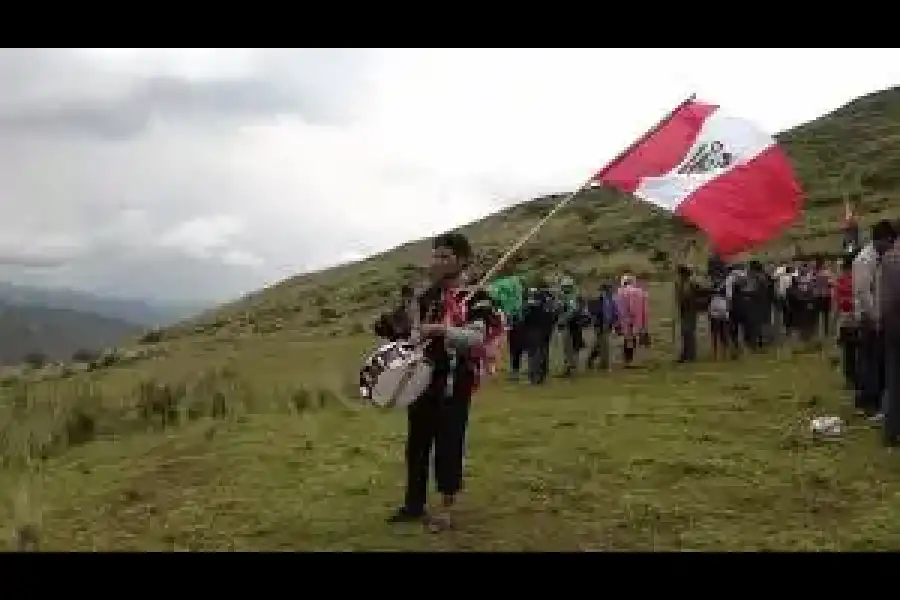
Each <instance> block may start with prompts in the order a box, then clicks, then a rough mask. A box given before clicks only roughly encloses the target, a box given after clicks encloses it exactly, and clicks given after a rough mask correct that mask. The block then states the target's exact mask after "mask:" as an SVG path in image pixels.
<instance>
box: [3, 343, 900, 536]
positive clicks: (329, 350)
mask: <svg viewBox="0 0 900 600" xmlns="http://www.w3.org/2000/svg"><path fill="white" fill-rule="evenodd" d="M656 333H657V338H658V339H657V340H656V342H657V347H656V348H655V349H654V350H653V351H652V352H651V353H650V354H649V355H648V356H646V357H644V360H643V366H642V368H640V369H635V370H631V371H626V370H619V369H616V370H614V372H613V373H596V374H587V375H584V376H582V377H579V378H577V379H575V380H574V381H568V380H559V379H556V380H553V381H552V382H551V383H550V384H549V385H547V386H546V387H543V388H531V387H527V386H525V385H524V384H513V383H508V382H506V381H504V380H503V378H502V377H497V378H495V379H493V380H492V381H491V383H490V384H489V385H488V386H487V387H486V389H484V390H483V391H482V392H481V393H480V394H479V396H478V397H477V399H476V404H475V409H474V411H473V417H472V423H471V438H470V448H469V461H468V466H467V471H468V480H467V485H468V488H467V491H466V493H465V496H464V499H463V503H462V505H461V511H460V521H459V527H458V530H456V531H453V532H445V533H441V534H432V533H428V532H426V531H424V530H423V529H422V528H421V527H420V526H416V525H409V526H403V527H399V528H397V527H394V528H391V527H389V526H388V525H386V524H385V523H384V522H383V519H384V517H385V516H386V515H387V514H388V512H389V511H390V510H391V509H392V508H393V507H394V505H395V504H396V502H397V501H398V500H399V499H400V498H401V497H402V482H403V467H402V464H403V460H402V453H403V440H404V426H405V420H404V417H403V414H402V412H383V411H379V410H376V409H371V408H366V407H362V406H359V405H357V404H354V403H350V402H345V401H339V400H338V399H336V398H333V397H332V398H331V399H330V400H329V401H328V402H326V403H325V405H324V406H319V405H318V404H316V403H313V404H312V405H311V406H308V407H306V408H304V409H302V410H299V411H298V410H296V409H295V408H292V407H291V405H290V403H289V402H287V400H285V402H284V403H278V402H275V403H271V404H267V405H263V404H260V403H250V404H248V405H246V406H245V407H244V408H238V409H235V410H234V411H233V412H232V413H231V414H230V415H229V416H228V417H227V418H225V419H218V420H213V419H207V418H203V419H198V420H196V421H194V422H191V423H189V424H186V425H183V426H178V427H172V428H170V429H168V430H165V431H136V432H132V433H130V434H127V435H126V434H121V435H119V436H117V438H116V439H102V438H101V439H98V440H95V441H93V442H91V443H88V444H84V445H81V446H78V447H75V448H72V449H70V450H68V451H67V452H65V453H63V454H62V455H60V456H57V457H54V458H50V459H49V460H45V461H32V463H31V464H30V466H29V467H28V468H15V469H13V468H10V469H6V470H5V471H4V472H3V473H2V474H0V489H3V490H5V491H7V492H8V494H7V496H8V497H9V498H10V502H9V503H7V507H6V508H5V511H4V512H5V514H0V522H4V523H9V524H10V527H11V528H12V527H21V526H22V525H23V524H26V523H27V524H35V527H36V528H37V529H38V530H39V532H40V540H41V547H42V549H47V550H113V549H115V550H213V549H215V550H366V549H371V550H650V549H655V550H676V549H688V550H752V549H770V550H776V549H783V550H811V549H819V550H862V549H883V550H886V549H890V548H892V547H896V544H897V543H898V541H900V502H898V500H897V498H896V495H897V493H898V492H900V463H898V462H897V457H896V456H895V455H891V454H890V453H889V452H888V451H886V450H884V449H882V448H881V447H880V446H879V445H878V443H877V442H878V435H877V432H875V431H872V430H870V429H869V428H867V426H866V425H864V424H861V423H853V425H852V426H851V428H850V429H849V430H848V432H847V433H846V434H845V435H844V436H842V437H841V438H840V439H839V440H835V441H823V440H817V439H815V438H814V437H813V436H811V435H810V433H809V431H808V422H809V419H810V418H811V417H812V416H817V415H824V414H842V415H844V416H845V417H850V418H852V417H851V415H850V414H849V403H848V401H847V399H846V398H845V394H844V393H843V392H841V391H840V388H841V386H840V383H841V382H840V377H839V375H838V373H837V372H836V368H835V366H834V365H833V360H832V359H831V356H830V354H829V352H827V351H819V350H815V349H812V350H807V351H800V350H799V349H797V348H793V347H789V348H785V349H783V350H782V351H781V352H780V356H777V355H776V353H774V352H773V353H769V354H765V355H761V356H748V357H745V358H743V359H741V360H739V361H736V362H730V361H728V362H720V363H712V362H701V363H699V364H696V365H691V366H684V367H677V368H676V367H674V366H672V365H671V364H670V359H669V352H670V350H671V349H670V348H669V347H668V344H667V339H666V338H667V336H666V331H665V329H663V328H657V329H656ZM367 342H368V340H365V339H344V340H332V341H325V342H320V343H319V344H317V347H318V354H316V355H312V356H313V358H312V359H308V358H307V357H309V356H310V355H309V354H307V353H306V352H304V349H302V348H300V349H298V350H297V353H296V354H291V355H287V356H285V355H275V354H270V355H268V356H267V358H261V357H262V356H266V354H265V353H264V352H262V346H260V347H256V348H254V349H253V350H252V351H249V352H250V354H249V355H248V357H247V358H248V359H249V357H250V356H253V357H254V358H253V362H252V367H251V368H252V370H253V371H252V372H253V373H260V372H264V373H272V374H276V373H285V372H286V371H288V369H287V368H286V367H288V365H289V363H291V362H292V361H296V362H295V363H294V367H295V368H296V370H295V373H298V374H297V375H295V380H298V381H299V380H307V381H309V380H310V379H312V378H313V377H314V375H313V374H312V373H313V372H315V371H321V369H322V366H323V365H324V364H326V363H333V364H342V365H347V366H349V365H351V364H353V363H354V361H355V360H356V359H357V358H358V356H359V353H360V351H362V350H363V349H364V348H366V347H367V345H368V344H367ZM238 352H239V351H238ZM316 356H318V358H319V360H316V358H315V357H316ZM235 358H237V359H240V358H241V356H240V354H238V355H237V356H235ZM304 360H307V361H308V362H301V361H304ZM238 362H240V361H238ZM245 374H246V375H248V376H249V375H250V374H251V373H250V372H249V371H247V372H246V373H245ZM255 378H256V377H255ZM287 379H288V378H283V379H282V380H281V381H277V380H276V381H272V382H271V385H272V386H273V387H272V388H270V393H269V394H265V392H264V391H262V390H260V391H259V392H258V393H259V394H261V395H263V394H264V395H265V398H266V399H267V400H268V399H271V398H272V397H278V394H274V393H272V390H276V389H278V388H279V386H280V385H287ZM108 385H111V386H116V385H119V383H108ZM112 389H114V387H113V388H109V390H108V391H107V392H106V393H108V394H109V393H112V392H111V391H110V390H112ZM284 398H285V399H286V398H287V396H286V395H285V396H284ZM10 535H12V532H10Z"/></svg>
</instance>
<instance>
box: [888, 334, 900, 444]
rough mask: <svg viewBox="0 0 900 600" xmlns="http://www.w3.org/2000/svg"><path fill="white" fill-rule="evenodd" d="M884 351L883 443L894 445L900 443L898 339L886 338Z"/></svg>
mask: <svg viewBox="0 0 900 600" xmlns="http://www.w3.org/2000/svg"><path fill="white" fill-rule="evenodd" d="M884 349H885V352H884V359H885V360H884V375H885V391H884V400H885V402H884V411H885V413H884V441H885V443H888V444H891V445H894V444H897V443H898V442H900V338H897V337H894V336H890V337H888V338H886V339H885V346H884Z"/></svg>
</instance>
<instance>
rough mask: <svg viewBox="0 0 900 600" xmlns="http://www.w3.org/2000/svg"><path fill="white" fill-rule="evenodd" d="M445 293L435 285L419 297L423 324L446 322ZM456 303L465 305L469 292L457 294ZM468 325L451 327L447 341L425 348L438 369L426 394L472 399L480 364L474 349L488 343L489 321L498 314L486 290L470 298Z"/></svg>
mask: <svg viewBox="0 0 900 600" xmlns="http://www.w3.org/2000/svg"><path fill="white" fill-rule="evenodd" d="M445 293H448V292H445V291H444V289H443V288H441V287H439V286H432V287H430V288H428V289H427V290H425V292H424V293H423V294H422V295H421V296H420V297H419V318H420V319H421V321H422V323H440V322H443V321H444V319H445V316H446V315H445V306H446V304H445V297H444V295H445ZM453 293H454V301H455V302H462V300H463V299H464V297H465V295H466V291H464V290H457V291H454V292H453ZM465 315H466V318H465V322H463V323H461V324H460V325H457V326H450V327H448V328H447V334H446V335H445V336H444V338H443V339H441V338H437V339H434V340H432V342H431V343H430V344H429V345H428V346H427V347H426V349H425V356H426V357H427V358H428V359H429V361H431V363H432V365H433V366H434V374H433V376H432V380H431V385H430V386H429V387H428V389H427V390H426V391H425V393H426V394H428V395H432V394H433V395H435V396H440V395H443V396H452V397H467V396H471V394H472V391H473V388H474V385H475V382H476V381H477V373H476V370H477V368H478V364H477V361H476V360H475V358H474V357H473V355H472V350H473V349H475V348H476V347H477V346H479V345H481V344H483V343H484V340H485V335H486V332H487V326H488V323H489V321H490V320H491V319H492V318H494V315H495V311H494V309H493V303H492V301H491V297H490V296H489V295H488V294H487V293H486V292H485V291H483V290H479V291H477V292H475V294H474V295H473V296H472V298H470V299H469V301H468V303H467V306H466V311H465Z"/></svg>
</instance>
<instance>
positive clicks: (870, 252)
mask: <svg viewBox="0 0 900 600" xmlns="http://www.w3.org/2000/svg"><path fill="white" fill-rule="evenodd" d="M896 239H897V232H896V230H895V229H894V226H893V225H892V224H891V222H890V221H879V222H878V223H876V224H875V225H873V226H872V241H871V242H870V243H869V244H867V245H866V246H865V247H864V248H863V249H862V250H861V251H860V252H859V254H858V255H857V256H856V258H855V259H854V261H853V307H854V310H855V312H856V323H857V326H858V327H859V347H858V354H857V372H856V376H857V382H858V385H859V388H858V389H857V391H856V408H857V409H859V410H861V411H862V412H864V413H866V414H868V415H870V416H872V417H874V418H876V419H877V418H880V417H881V416H882V414H881V396H882V393H883V392H884V387H885V356H884V351H885V338H884V332H883V330H882V323H881V316H882V314H881V300H882V298H881V292H880V286H881V258H882V256H883V255H884V253H885V252H886V251H887V250H888V249H890V248H891V247H892V246H893V245H894V242H895V241H896Z"/></svg>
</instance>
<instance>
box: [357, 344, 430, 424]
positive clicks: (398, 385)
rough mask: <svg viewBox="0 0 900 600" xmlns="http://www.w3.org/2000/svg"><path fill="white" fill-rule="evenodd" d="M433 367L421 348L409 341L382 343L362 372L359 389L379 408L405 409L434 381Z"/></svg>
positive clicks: (360, 372)
mask: <svg viewBox="0 0 900 600" xmlns="http://www.w3.org/2000/svg"><path fill="white" fill-rule="evenodd" d="M432 372H433V369H432V366H431V364H430V363H429V362H428V360H426V358H425V356H424V354H423V351H422V348H421V347H418V346H415V345H413V344H411V343H409V342H390V343H387V344H384V345H383V346H380V347H379V348H378V349H377V350H375V352H373V353H372V354H371V355H369V357H368V358H367V359H366V361H365V362H364V363H363V367H362V369H360V371H359V392H360V395H361V396H362V398H363V399H364V400H366V401H367V402H369V403H371V404H373V405H374V406H377V407H379V408H405V407H407V406H409V405H410V404H412V403H413V402H415V401H416V400H418V398H419V396H421V395H422V393H423V392H424V391H425V388H427V387H428V384H429V383H431V376H432Z"/></svg>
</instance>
